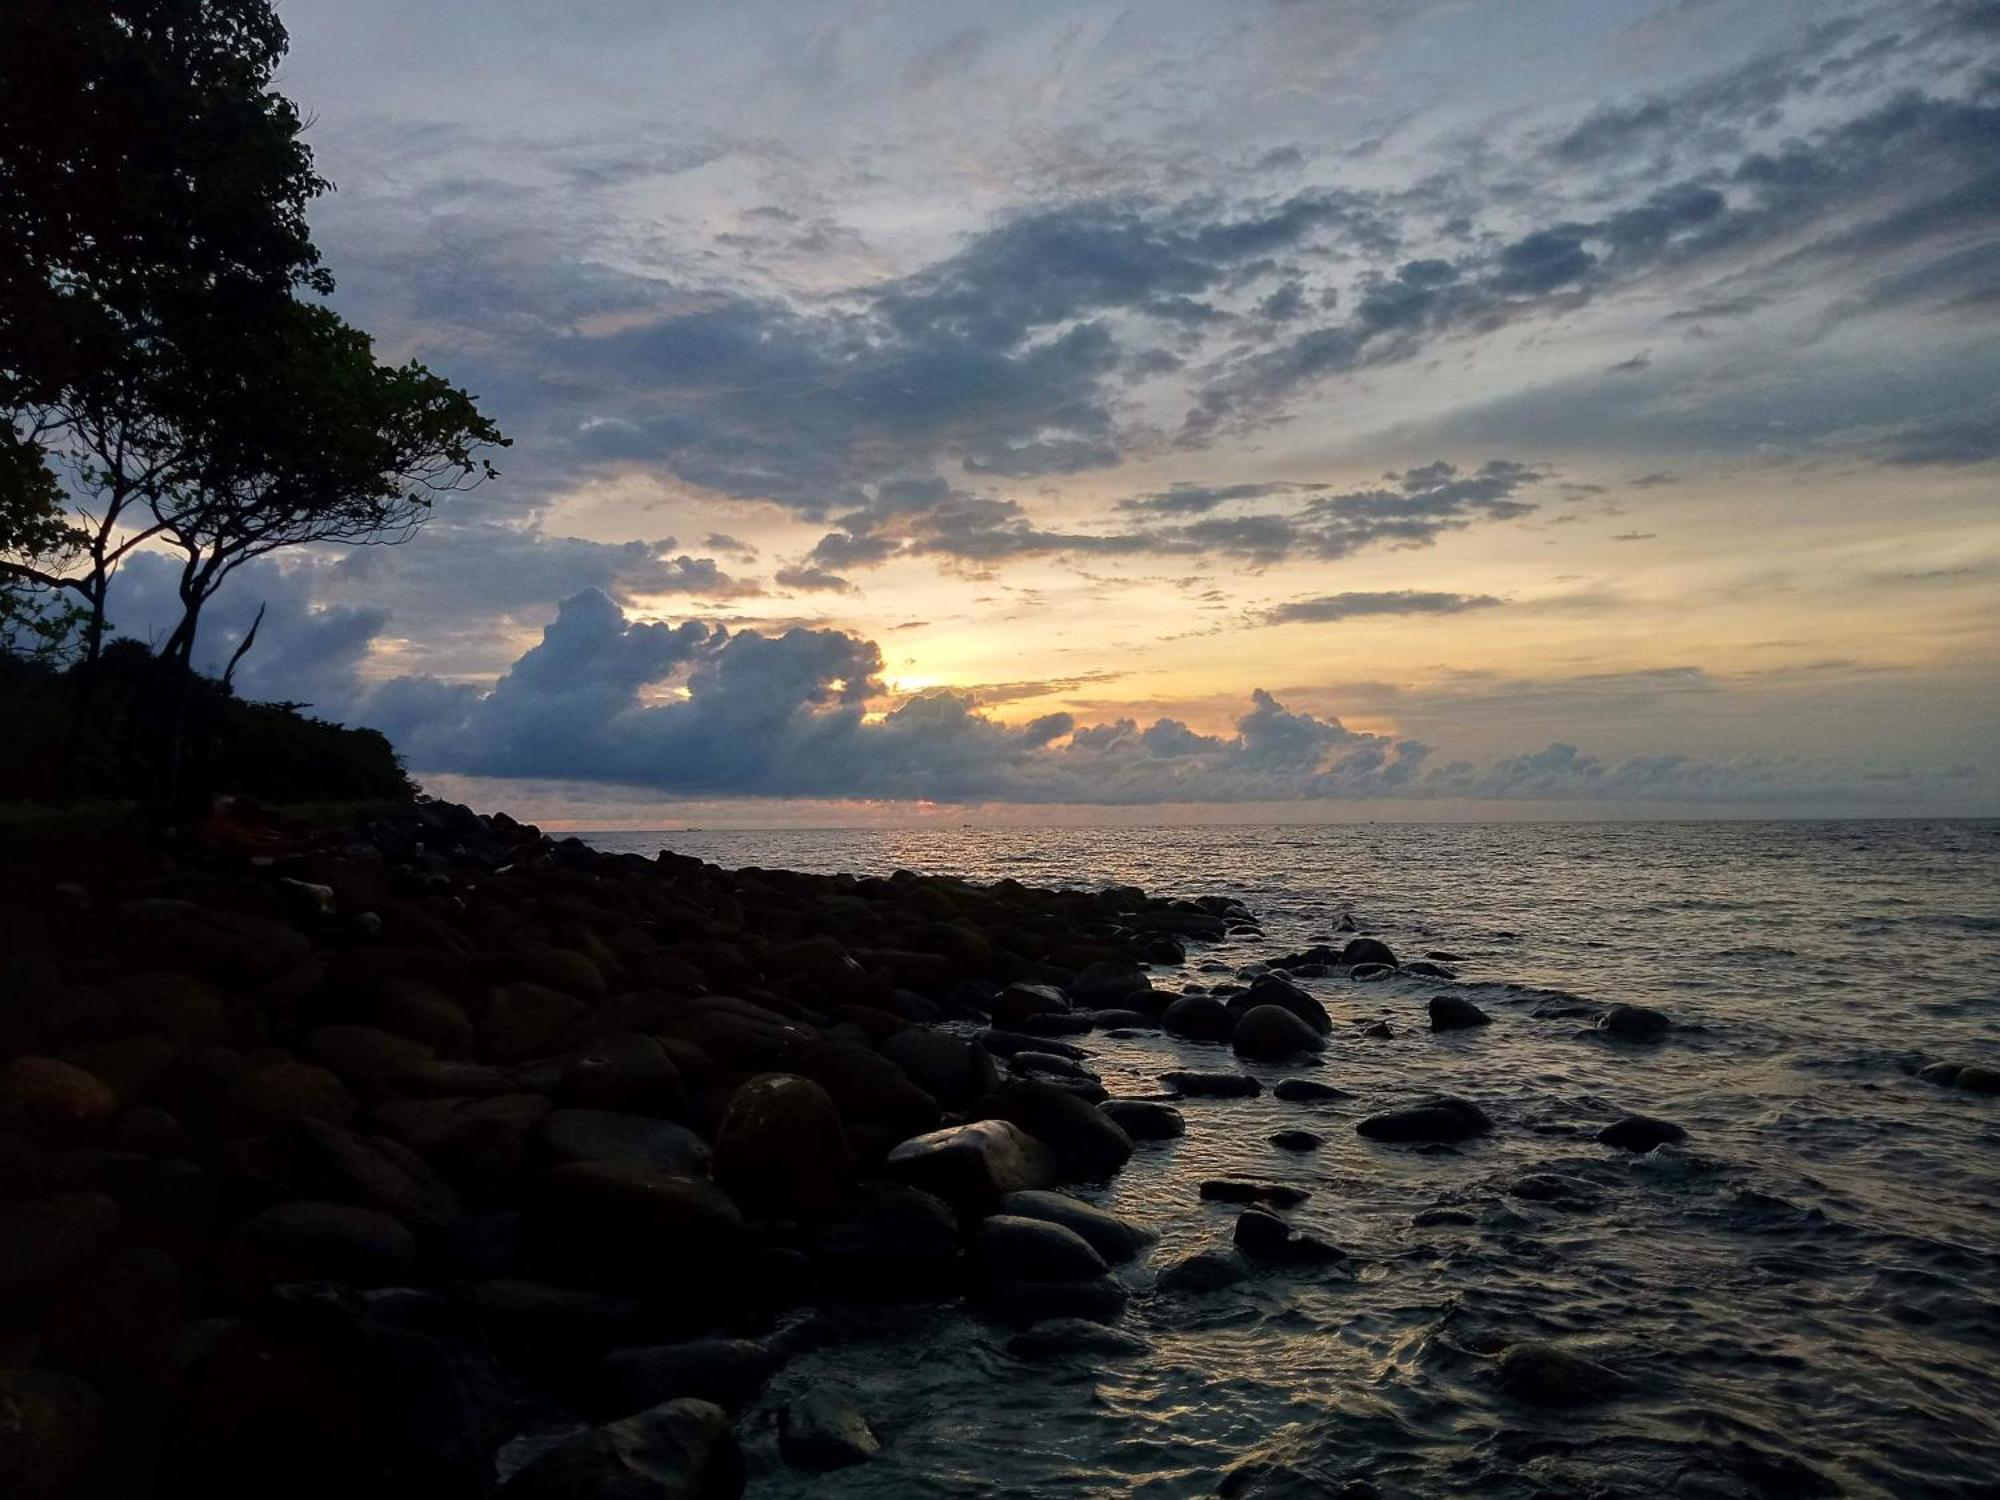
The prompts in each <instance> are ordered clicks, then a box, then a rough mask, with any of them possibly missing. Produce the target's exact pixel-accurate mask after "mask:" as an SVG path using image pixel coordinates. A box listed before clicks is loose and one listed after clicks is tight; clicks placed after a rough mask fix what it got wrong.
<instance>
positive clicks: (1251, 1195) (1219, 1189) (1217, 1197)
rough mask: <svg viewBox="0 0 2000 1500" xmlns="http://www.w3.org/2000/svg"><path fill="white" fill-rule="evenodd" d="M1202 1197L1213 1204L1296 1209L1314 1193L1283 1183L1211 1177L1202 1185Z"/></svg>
mask: <svg viewBox="0 0 2000 1500" xmlns="http://www.w3.org/2000/svg"><path fill="white" fill-rule="evenodd" d="M1201 1196H1202V1198H1203V1199H1204V1200H1206V1201H1208V1202H1212V1203H1269V1204H1272V1205H1274V1206H1275V1207H1278V1208H1296V1207H1298V1206H1299V1204H1301V1203H1303V1202H1305V1201H1306V1199H1308V1198H1310V1197H1311V1196H1312V1193H1311V1191H1310V1190H1309V1189H1307V1188H1302V1187H1292V1186H1290V1185H1289V1184H1286V1183H1281V1182H1245V1181H1244V1180H1243V1179H1242V1178H1239V1177H1211V1178H1209V1179H1208V1180H1207V1181H1206V1182H1204V1183H1203V1184H1202V1185H1201Z"/></svg>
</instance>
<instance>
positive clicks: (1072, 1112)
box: [986, 1078, 1132, 1187]
mask: <svg viewBox="0 0 2000 1500" xmlns="http://www.w3.org/2000/svg"><path fill="white" fill-rule="evenodd" d="M986 1112H987V1114H988V1115H989V1116H990V1117H991V1118H994V1119H1000V1120H1008V1121H1011V1122H1012V1123H1013V1124H1015V1125H1018V1126H1020V1127H1021V1128H1022V1129H1023V1130H1025V1131H1027V1132H1028V1134H1029V1135H1032V1136H1033V1137H1034V1138H1035V1139H1036V1140H1038V1141H1040V1142H1041V1143H1042V1144H1043V1145H1045V1146H1047V1147H1048V1148H1049V1150H1050V1151H1051V1152H1053V1153H1054V1155H1055V1159H1056V1167H1057V1170H1058V1172H1059V1173H1060V1174H1061V1175H1062V1178H1063V1179H1064V1180H1067V1181H1076V1180H1080V1179H1092V1178H1099V1177H1108V1176H1110V1175H1111V1174H1112V1173H1113V1172H1116V1171H1117V1170H1118V1169H1119V1168H1120V1167H1122V1166H1124V1165H1125V1163H1126V1162H1127V1161H1129V1160H1130V1159H1131V1156H1132V1138H1131V1137H1130V1136H1129V1135H1127V1134H1126V1133H1125V1132H1124V1131H1123V1130H1120V1129H1119V1128H1118V1125H1117V1123H1116V1122H1115V1121H1113V1120H1112V1119H1111V1117H1110V1116H1109V1115H1106V1114H1103V1113H1101V1112H1100V1111H1098V1110H1097V1109H1095V1108H1094V1107H1093V1106H1091V1105H1089V1104H1087V1103H1085V1102H1084V1101H1083V1100H1082V1099H1079V1098H1078V1097H1077V1096H1076V1095H1075V1094H1072V1093H1068V1092H1066V1091H1065V1090H1063V1089H1060V1088H1057V1087H1056V1086H1055V1085H1053V1084H1049V1083H1043V1082H1042V1081H1041V1080H1039V1079H1034V1078H1017V1079H1015V1080H1014V1081H1013V1082H1012V1083H1008V1084H1004V1085H1002V1086H1001V1087H1000V1088H999V1089H997V1090H995V1091H994V1093H993V1095H992V1096H991V1097H990V1098H989V1099H988V1100H987V1102H986ZM1038 1185H1040V1184H1029V1183H1023V1184H1021V1186H1024V1187H1026V1186H1038Z"/></svg>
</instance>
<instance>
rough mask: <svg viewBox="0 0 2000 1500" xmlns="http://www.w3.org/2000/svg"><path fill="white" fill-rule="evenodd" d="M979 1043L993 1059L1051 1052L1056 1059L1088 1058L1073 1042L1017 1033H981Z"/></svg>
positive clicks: (1086, 1053)
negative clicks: (1017, 1053)
mask: <svg viewBox="0 0 2000 1500" xmlns="http://www.w3.org/2000/svg"><path fill="white" fill-rule="evenodd" d="M979 1041H980V1044H981V1045H982V1046H984V1047H985V1048H986V1050H987V1051H988V1052H990V1053H992V1054H993V1055H994V1056H995V1057H1012V1056H1013V1055H1014V1054H1015V1053H1016V1052H1053V1053H1055V1054H1056V1056H1058V1057H1074V1058H1078V1059H1082V1058H1086V1057H1088V1056H1090V1054H1089V1053H1088V1052H1086V1051H1084V1050H1083V1048H1081V1047H1079V1046H1077V1045H1076V1044H1075V1043H1073V1042H1062V1041H1057V1040H1056V1039H1055V1038H1053V1037H1042V1036H1028V1035H1025V1034H1024V1033H1022V1032H1018V1031H987V1032H983V1033H981V1035H980V1038H979Z"/></svg>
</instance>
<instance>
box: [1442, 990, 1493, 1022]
mask: <svg viewBox="0 0 2000 1500" xmlns="http://www.w3.org/2000/svg"><path fill="white" fill-rule="evenodd" d="M1430 1012H1431V1030H1432V1031H1464V1030H1467V1029H1468V1028H1470V1027H1474V1026H1491V1025H1492V1024H1493V1018H1492V1017H1491V1016H1489V1015H1487V1014H1486V1012H1485V1011H1483V1010H1481V1009H1480V1008H1479V1007H1478V1006H1476V1005H1474V1004H1473V1003H1472V1002H1471V1001H1470V1000H1468V999H1466V998H1465V997H1464V996H1463V995H1433V996H1431V1005H1430Z"/></svg>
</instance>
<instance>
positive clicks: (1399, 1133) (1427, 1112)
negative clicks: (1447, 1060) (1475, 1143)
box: [1354, 1098, 1493, 1142]
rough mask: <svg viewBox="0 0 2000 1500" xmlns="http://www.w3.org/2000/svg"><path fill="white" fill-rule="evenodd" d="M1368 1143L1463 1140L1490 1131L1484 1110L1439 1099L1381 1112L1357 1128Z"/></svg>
mask: <svg viewBox="0 0 2000 1500" xmlns="http://www.w3.org/2000/svg"><path fill="white" fill-rule="evenodd" d="M1354 1128H1355V1130H1356V1131H1357V1132H1359V1133H1360V1134H1362V1135H1364V1136H1366V1137H1368V1139H1369V1140H1371V1141H1393V1142H1407V1141H1443V1142H1452V1141H1464V1140H1470V1139H1471V1138H1472V1137H1473V1136H1476V1135H1484V1134H1485V1133H1486V1132H1487V1131H1489V1130H1491V1129H1492V1128H1493V1121H1492V1120H1491V1119H1489V1118H1488V1117H1487V1114H1486V1111H1485V1110H1483V1109H1481V1108H1480V1107H1479V1106H1478V1105H1476V1104H1474V1103H1473V1102H1472V1101H1471V1100H1469V1099H1454V1098H1438V1099H1433V1100H1430V1101H1429V1102H1427V1103H1424V1104H1418V1105H1413V1106H1411V1107H1409V1108H1407V1109H1391V1110H1384V1111H1383V1112H1382V1113H1380V1114H1373V1115H1370V1116H1368V1118H1367V1119H1365V1120H1363V1121H1361V1123H1360V1124H1358V1125H1356V1126H1355V1127H1354Z"/></svg>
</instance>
